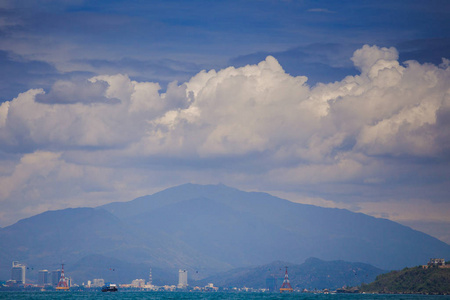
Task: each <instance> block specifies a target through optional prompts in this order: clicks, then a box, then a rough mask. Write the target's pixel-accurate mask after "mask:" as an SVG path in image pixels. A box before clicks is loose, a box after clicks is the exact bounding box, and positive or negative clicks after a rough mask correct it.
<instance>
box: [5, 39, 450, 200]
mask: <svg viewBox="0 0 450 300" xmlns="http://www.w3.org/2000/svg"><path fill="white" fill-rule="evenodd" d="M352 61H353V62H354V64H355V66H356V67H358V68H359V69H360V70H361V73H360V74H359V75H357V76H348V77H346V78H344V79H343V80H341V81H337V82H334V83H330V84H317V85H315V86H314V87H311V86H309V85H308V81H307V78H306V77H304V76H297V77H294V76H291V75H290V74H287V73H286V72H285V71H284V70H283V68H282V67H281V66H280V64H279V63H278V61H277V60H276V59H275V58H274V57H271V56H269V57H267V58H266V59H265V60H264V61H262V62H260V63H259V64H257V65H248V66H245V67H241V68H234V67H229V68H226V69H223V70H217V71H216V70H210V71H202V72H200V73H198V74H197V75H195V76H193V77H192V78H191V79H190V80H189V81H187V82H185V83H181V84H178V83H176V82H173V83H171V84H169V85H168V87H167V89H166V91H165V92H162V91H161V87H160V85H159V84H158V83H154V82H137V81H133V80H131V79H130V78H129V77H128V76H127V75H123V74H117V75H102V76H96V77H93V78H90V79H89V80H86V81H76V82H67V81H60V82H56V83H55V84H54V86H53V88H52V89H51V90H50V91H47V93H45V91H44V90H42V89H34V90H29V91H27V92H25V93H22V94H20V95H18V97H17V98H15V99H13V100H11V101H8V102H5V103H2V104H1V106H0V151H3V153H23V154H22V160H20V161H17V162H15V163H16V168H14V170H13V171H10V173H7V172H6V174H5V173H4V172H3V173H2V174H3V175H2V177H0V186H3V187H5V189H4V190H3V191H2V193H1V194H0V197H1V199H0V201H2V202H1V203H3V204H2V205H5V206H7V205H11V203H12V202H14V201H20V203H23V205H25V206H27V205H28V206H30V207H46V206H45V203H46V201H47V200H46V199H47V198H46V197H44V196H39V194H36V195H35V196H33V197H31V198H33V199H34V200H33V201H29V202H27V199H31V198H30V196H29V195H28V194H26V193H27V189H29V191H32V188H35V187H36V186H38V185H39V184H43V185H44V186H46V187H47V188H49V189H51V186H52V185H53V184H55V185H56V184H59V185H61V181H63V182H70V181H72V180H74V179H73V177H71V176H69V175H68V174H72V172H73V174H72V175H73V176H75V177H76V178H79V177H77V176H84V175H83V174H87V173H88V174H91V175H92V174H96V172H98V173H97V174H98V176H106V178H109V179H112V178H114V179H113V180H112V182H114V184H113V183H111V184H110V185H109V184H108V181H107V182H104V181H102V180H100V181H98V180H93V181H92V184H91V187H90V189H92V188H93V187H92V186H96V185H98V186H99V187H101V189H102V190H108V189H110V193H111V194H113V193H121V194H122V195H123V194H124V193H126V192H130V189H131V188H130V187H128V186H127V185H123V184H120V182H121V179H120V178H121V176H125V174H126V175H127V176H129V174H130V173H132V172H134V171H135V170H136V169H145V168H149V169H151V172H150V173H152V174H151V175H149V176H148V177H146V175H145V172H144V173H139V174H140V175H141V176H143V177H142V178H141V179H139V180H137V182H138V183H135V184H133V185H132V186H133V189H134V190H140V189H141V188H142V190H143V191H145V190H146V189H145V188H143V187H144V186H145V185H151V184H152V182H151V180H154V179H155V174H156V173H155V172H157V171H156V169H158V170H164V171H161V172H162V173H163V172H169V171H168V170H170V172H177V175H176V176H175V177H176V178H178V179H177V180H181V178H183V179H186V178H187V179H189V178H191V180H190V181H196V180H199V181H202V182H204V181H205V180H206V179H207V178H209V177H210V175H211V174H212V173H214V174H216V176H215V178H216V179H220V180H221V181H222V182H224V183H228V184H230V185H236V186H241V187H243V188H245V187H247V188H252V189H264V188H265V186H268V188H267V189H270V190H277V189H278V190H284V189H291V188H292V187H294V186H300V187H301V186H305V185H308V184H314V185H320V184H321V183H326V184H341V185H342V186H349V185H352V184H358V185H361V186H363V187H364V186H365V185H369V186H371V185H382V184H383V183H385V182H389V181H390V180H391V179H393V180H396V182H398V183H397V184H399V186H401V184H406V185H407V184H408V180H406V179H405V178H406V177H405V176H404V174H403V173H402V174H400V173H399V172H400V171H398V170H397V168H396V166H397V165H398V164H404V161H403V160H402V158H409V160H410V162H409V164H410V165H403V169H402V170H405V169H407V170H408V169H409V168H411V169H413V168H417V165H415V162H414V159H411V158H416V159H435V160H436V159H438V160H439V159H440V158H442V157H445V156H446V155H447V154H448V153H449V150H450V149H449V147H450V143H449V140H448V138H449V136H450V132H449V129H448V128H449V127H448V124H449V121H450V68H449V66H448V63H447V64H445V63H443V64H442V65H440V66H436V65H432V64H419V63H417V62H415V61H409V62H406V63H400V62H399V61H398V53H397V51H396V49H394V48H380V47H377V46H368V45H366V46H364V47H362V48H361V49H358V50H356V51H355V53H354V55H353V57H352ZM31 158H33V159H34V160H38V161H39V160H41V161H43V162H46V163H45V164H44V166H45V167H43V168H41V167H39V165H37V166H38V167H33V168H31V167H30V164H29V163H27V162H28V161H29V160H30V159H31ZM8 163H9V164H10V162H8ZM0 164H2V162H1V161H0ZM4 164H6V162H4ZM32 165H35V164H32ZM26 166H28V167H26ZM61 166H64V167H63V168H62V167H61ZM422 166H423V168H432V166H427V165H422ZM61 168H62V169H61ZM25 169H26V170H27V171H21V170H25ZM8 170H11V168H9V169H8ZM106 170H107V171H106ZM131 170H134V171H131ZM211 170H213V172H212V171H211ZM429 170H431V169H428V171H427V172H430V171H429ZM55 172H56V173H55ZM86 172H87V173H86ZM105 172H106V173H105ZM108 172H113V173H114V175H105V174H109V173H108ZM49 174H57V175H54V176H50V175H49ZM77 174H78V175H77ZM80 174H81V175H80ZM167 174H168V173H166V175H167ZM187 174H189V175H187ZM202 174H203V175H202ZM205 174H208V175H207V176H206V175H205ZM444 174H447V175H448V172H447V173H445V171H444ZM39 176H40V177H39ZM92 176H93V177H95V175H92ZM189 176H192V177H189ZM411 176H413V177H414V176H415V175H411ZM444 176H445V175H444ZM168 177H170V176H168ZM400 177H401V178H404V179H405V180H404V182H403V183H401V182H400V181H401V180H399V179H398V178H400ZM447 178H448V177H447ZM27 180H28V181H30V182H33V184H32V185H27V184H25V183H26V182H27ZM177 180H175V181H177ZM439 180H441V181H442V180H443V179H442V178H440V179H439ZM175 181H170V179H168V181H167V182H165V183H164V182H159V183H158V184H159V185H160V186H168V185H172V184H175V183H179V182H175ZM77 182H80V183H79V185H78V189H79V190H78V192H79V195H80V198H83V197H84V196H86V195H89V192H88V191H87V189H88V188H87V186H88V185H87V184H86V182H84V181H83V180H81V181H80V180H79V181H77ZM124 182H128V181H126V180H124ZM63 186H64V185H63ZM19 190H21V191H22V192H21V193H18V192H17V191H19ZM56 190H58V191H60V192H61V194H63V191H62V190H61V189H56ZM341 191H343V192H342V193H344V194H345V188H342V189H341ZM314 192H320V188H318V190H316V191H314V190H312V191H311V193H314ZM55 193H56V192H55ZM58 193H59V192H58ZM130 194H131V193H130ZM11 195H15V196H14V199H13V197H12V196H11ZM62 196H63V195H62ZM311 197H314V195H311ZM17 199H22V200H17ZM70 199H73V195H72V196H71V197H70ZM96 199H97V198H96ZM327 201H328V200H327ZM8 203H9V204H8ZM83 203H85V202H83ZM39 205H41V206H39ZM92 205H94V203H93V204H92Z"/></svg>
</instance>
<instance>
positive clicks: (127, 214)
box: [0, 184, 450, 278]
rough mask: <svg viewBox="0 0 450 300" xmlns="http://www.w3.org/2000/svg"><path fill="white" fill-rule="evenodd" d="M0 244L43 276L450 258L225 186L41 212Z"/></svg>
mask: <svg viewBox="0 0 450 300" xmlns="http://www.w3.org/2000/svg"><path fill="white" fill-rule="evenodd" d="M0 240H1V241H2V245H1V247H0V259H1V260H2V261H13V260H19V261H24V262H27V264H29V265H35V266H36V267H37V266H38V265H42V268H43V269H47V268H50V266H48V267H47V266H46V265H44V264H48V265H50V264H51V265H52V266H51V267H53V266H57V265H58V264H60V263H61V261H64V262H65V263H67V264H68V265H70V264H74V263H75V262H76V261H78V260H80V259H82V258H83V257H88V256H90V255H102V256H105V257H111V258H112V259H119V260H121V261H124V262H129V263H132V264H139V263H142V264H145V265H148V266H152V267H154V268H166V269H167V270H172V271H176V270H178V269H180V268H183V269H187V270H189V271H191V272H197V271H198V272H199V273H198V274H201V277H207V276H210V275H212V274H214V273H217V272H223V271H226V270H230V269H233V268H238V267H248V266H251V265H263V264H265V263H266V262H267V261H276V260H280V261H289V262H292V263H293V264H300V263H302V262H303V261H305V259H307V258H309V257H318V258H320V259H322V260H328V261H333V260H344V261H359V262H362V263H367V264H371V265H374V266H376V267H378V268H381V269H385V270H393V269H401V268H403V267H405V266H413V265H417V264H421V263H424V262H426V261H428V259H429V258H430V257H444V258H447V257H449V256H450V246H449V245H447V244H445V243H443V242H441V241H439V240H437V239H435V238H433V237H431V236H429V235H426V234H424V233H421V232H418V231H415V230H413V229H411V228H409V227H406V226H403V225H400V224H398V223H395V222H392V221H389V220H386V219H377V218H374V217H371V216H367V215H364V214H361V213H353V212H350V211H348V210H343V209H332V208H322V207H317V206H313V205H304V204H299V203H294V202H290V201H288V200H284V199H281V198H278V197H274V196H271V195H270V194H267V193H259V192H244V191H240V190H238V189H234V188H229V187H227V186H224V185H206V186H203V185H195V184H185V185H181V186H177V187H173V188H169V189H166V190H163V191H160V192H158V193H155V194H153V195H148V196H143V197H139V198H136V199H134V200H131V201H128V202H119V203H117V202H115V203H110V204H107V205H103V206H99V207H96V208H75V209H66V210H57V211H49V212H45V213H42V214H39V215H36V216H33V217H31V218H27V219H23V220H20V221H19V222H17V223H15V224H13V225H10V226H8V227H5V228H1V229H0ZM55 260H58V261H56V262H55ZM2 270H3V271H2ZM8 271H9V270H8V269H5V268H1V269H0V276H2V277H3V278H8V276H9V275H7V273H8ZM2 272H3V273H2ZM196 274H197V273H196Z"/></svg>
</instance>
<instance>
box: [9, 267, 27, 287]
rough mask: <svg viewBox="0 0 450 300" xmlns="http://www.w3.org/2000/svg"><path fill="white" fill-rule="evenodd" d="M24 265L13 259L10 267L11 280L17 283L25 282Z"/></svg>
mask: <svg viewBox="0 0 450 300" xmlns="http://www.w3.org/2000/svg"><path fill="white" fill-rule="evenodd" d="M25 269H26V268H25V265H22V264H20V263H19V262H18V261H13V263H12V268H11V280H15V281H16V282H17V283H19V284H25Z"/></svg>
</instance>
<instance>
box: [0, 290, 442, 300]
mask: <svg viewBox="0 0 450 300" xmlns="http://www.w3.org/2000/svg"><path fill="white" fill-rule="evenodd" d="M0 299H14V300H16V299H17V300H20V299H36V300H44V299H45V300H47V299H49V300H56V299H76V300H78V299H107V300H110V299H111V300H115V299H123V300H144V299H149V300H160V299H161V300H162V299H169V300H170V299H186V300H221V299H236V300H244V299H250V300H272V299H280V300H290V299H298V300H338V299H339V300H450V296H431V295H430V296H428V295H369V294H335V295H325V294H299V293H292V294H277V293H273V294H269V293H192V292H191V293H187V292H120V291H119V292H116V293H102V292H0Z"/></svg>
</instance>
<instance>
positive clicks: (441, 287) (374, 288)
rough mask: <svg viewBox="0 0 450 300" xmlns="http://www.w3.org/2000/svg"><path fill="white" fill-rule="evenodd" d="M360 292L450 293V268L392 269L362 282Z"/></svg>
mask: <svg viewBox="0 0 450 300" xmlns="http://www.w3.org/2000/svg"><path fill="white" fill-rule="evenodd" d="M361 292H367V293H383V294H434V295H436V294H438V295H450V268H438V267H431V268H427V269H424V268H422V266H419V267H413V268H404V269H403V270H401V271H392V272H389V273H387V274H382V275H379V276H377V278H376V280H375V281H374V282H372V283H370V284H363V285H362V286H361Z"/></svg>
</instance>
